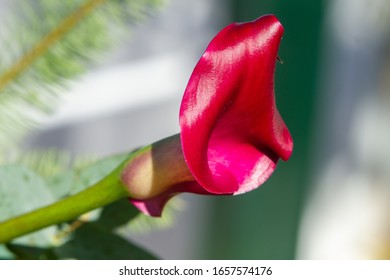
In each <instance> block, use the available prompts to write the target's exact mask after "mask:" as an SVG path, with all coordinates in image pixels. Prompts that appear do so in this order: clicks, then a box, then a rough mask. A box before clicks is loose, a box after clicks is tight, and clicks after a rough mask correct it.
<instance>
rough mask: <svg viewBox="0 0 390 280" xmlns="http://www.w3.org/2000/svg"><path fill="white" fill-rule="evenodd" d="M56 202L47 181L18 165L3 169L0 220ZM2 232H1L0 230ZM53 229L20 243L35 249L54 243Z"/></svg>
mask: <svg viewBox="0 0 390 280" xmlns="http://www.w3.org/2000/svg"><path fill="white" fill-rule="evenodd" d="M53 202H55V197H54V195H53V193H51V191H50V189H49V188H48V185H47V184H46V182H45V180H44V179H43V178H41V177H40V176H38V175H37V174H35V173H34V172H32V171H31V170H30V169H28V168H25V167H22V166H18V165H6V166H1V167H0V221H3V220H6V219H9V218H11V217H14V216H16V215H20V214H23V213H26V212H29V211H31V210H34V209H36V208H39V207H42V206H45V205H48V204H51V203H53ZM0 230H1V229H0ZM54 232H55V230H54V227H49V228H46V229H44V230H40V231H38V232H35V233H32V234H29V235H26V236H23V237H21V238H18V239H17V242H21V243H26V244H30V245H36V246H46V245H48V244H51V241H52V238H51V237H52V236H53V235H54Z"/></svg>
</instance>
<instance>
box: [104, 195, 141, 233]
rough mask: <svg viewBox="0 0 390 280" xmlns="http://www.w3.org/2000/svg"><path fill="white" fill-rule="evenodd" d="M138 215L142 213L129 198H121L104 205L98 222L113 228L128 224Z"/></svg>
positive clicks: (110, 228) (105, 226) (107, 227)
mask: <svg viewBox="0 0 390 280" xmlns="http://www.w3.org/2000/svg"><path fill="white" fill-rule="evenodd" d="M137 215H141V214H140V212H139V211H138V210H137V209H136V208H135V207H134V206H132V205H131V204H130V203H129V201H128V200H127V199H120V200H118V201H116V202H114V203H111V204H110V205H107V206H106V207H103V210H102V212H101V214H100V217H99V219H98V220H97V222H96V223H97V224H99V226H101V227H103V228H105V229H107V230H113V229H115V228H117V227H120V226H122V225H124V224H127V223H128V222H129V221H130V220H132V219H133V218H134V217H136V216H137Z"/></svg>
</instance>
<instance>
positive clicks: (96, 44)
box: [0, 0, 160, 151]
mask: <svg viewBox="0 0 390 280" xmlns="http://www.w3.org/2000/svg"><path fill="white" fill-rule="evenodd" d="M159 3H160V1H158V0H111V1H108V0H68V1H50V0H36V1H18V2H16V3H14V9H13V11H14V12H13V13H8V14H13V15H14V16H13V17H12V18H10V17H9V18H7V19H4V20H3V19H1V20H0V25H2V26H3V30H2V35H1V36H0V49H1V50H0V151H4V150H7V149H9V148H10V146H11V145H12V144H13V143H15V142H17V140H18V139H19V138H20V137H21V136H23V135H24V134H25V133H26V131H27V129H28V128H30V127H31V126H32V125H33V124H34V123H37V122H38V120H39V117H40V115H41V114H47V113H50V112H52V111H53V110H54V109H55V107H56V101H57V97H58V94H59V93H60V92H62V91H63V88H64V86H66V85H67V84H68V81H69V80H71V79H74V78H76V77H78V76H79V74H81V73H83V71H85V70H86V69H87V68H88V67H89V66H91V64H93V63H96V62H97V61H98V60H99V55H101V54H102V52H103V51H104V50H107V49H108V48H109V47H110V46H112V45H113V42H115V41H116V40H117V39H118V38H114V37H113V36H112V34H117V32H112V31H113V30H117V29H118V27H119V24H118V23H123V22H127V21H129V20H130V21H135V20H140V19H141V18H143V17H144V15H145V14H147V13H149V11H150V8H152V7H156V6H158V4H159ZM16 5H18V6H16ZM16 11H18V13H17V12H16ZM1 21H4V23H3V24H1ZM4 25H6V26H7V29H4ZM123 26H125V24H123V25H122V27H123Z"/></svg>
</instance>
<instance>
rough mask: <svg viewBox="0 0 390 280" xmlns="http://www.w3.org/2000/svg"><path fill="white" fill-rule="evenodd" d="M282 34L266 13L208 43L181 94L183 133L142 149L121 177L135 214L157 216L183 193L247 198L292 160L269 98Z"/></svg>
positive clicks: (288, 141) (290, 144)
mask: <svg viewBox="0 0 390 280" xmlns="http://www.w3.org/2000/svg"><path fill="white" fill-rule="evenodd" d="M282 34H283V27H282V25H281V24H280V22H279V21H278V20H277V19H276V17H274V16H272V15H267V16H263V17H260V18H258V19H256V20H254V21H252V22H246V23H233V24H231V25H229V26H227V27H225V28H224V29H223V30H222V31H220V32H219V33H218V34H217V35H216V37H215V38H214V39H213V40H212V41H211V42H210V44H209V46H208V47H207V49H206V51H205V53H204V54H203V56H202V57H201V59H200V60H199V62H198V64H197V65H196V67H195V69H194V71H193V73H192V75H191V77H190V80H189V82H188V85H187V88H186V90H185V92H184V96H183V100H182V104H181V108H180V127H181V133H180V134H178V135H174V136H172V137H170V138H167V139H164V140H162V141H160V142H157V143H155V144H153V145H151V146H148V147H146V148H144V149H142V150H140V151H139V152H138V153H137V154H136V155H134V156H133V157H132V158H131V159H130V160H129V161H128V163H127V164H126V166H125V168H124V170H123V172H122V177H121V179H122V182H123V184H124V186H125V188H126V189H127V190H128V192H129V194H130V197H131V198H130V201H131V202H132V203H133V204H134V205H135V206H136V207H137V208H139V209H140V210H141V211H142V212H144V213H146V214H149V215H152V216H160V215H161V212H162V210H163V208H164V205H165V203H166V202H167V201H168V200H169V199H170V198H171V197H172V196H174V195H176V194H179V193H182V192H190V193H197V194H209V195H236V194H241V193H245V192H248V191H251V190H253V189H255V188H257V187H259V186H260V185H261V184H263V183H264V182H265V181H266V180H267V179H268V178H269V176H270V175H271V174H272V172H273V171H274V170H275V168H276V164H277V161H278V160H279V158H281V159H283V160H287V159H288V158H289V157H290V155H291V153H292V147H293V142H292V138H291V135H290V133H289V131H288V129H287V127H286V125H285V123H284V121H283V120H282V118H281V116H280V114H279V112H278V110H277V108H276V105H275V97H274V70H275V63H276V60H277V51H278V46H279V43H280V40H281V38H282Z"/></svg>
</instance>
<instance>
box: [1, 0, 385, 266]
mask: <svg viewBox="0 0 390 280" xmlns="http://www.w3.org/2000/svg"><path fill="white" fill-rule="evenodd" d="M135 1H136V0H135ZM6 4H7V1H6V0H2V1H0V9H1V10H3V11H4V9H5V7H6ZM268 13H272V14H275V15H276V16H277V17H278V18H279V20H280V21H281V22H282V24H283V26H284V28H285V35H284V37H283V40H282V43H281V47H280V50H279V56H280V58H281V60H282V61H283V63H282V64H279V63H278V64H277V69H276V82H275V84H276V99H277V105H278V108H279V111H280V113H281V115H282V116H283V118H284V120H285V122H286V123H287V125H288V127H289V129H290V131H291V134H292V136H293V139H294V152H293V156H292V157H291V159H290V160H289V161H288V162H280V163H279V167H278V168H277V170H276V171H275V173H274V174H273V175H272V177H271V178H270V180H269V181H267V182H266V183H265V184H264V185H263V186H262V187H261V188H259V189H258V190H256V191H253V192H250V193H248V194H245V195H240V196H236V197H206V196H195V195H182V196H181V199H182V200H184V201H185V207H184V209H183V210H182V211H180V212H178V213H177V214H176V218H175V221H174V224H173V225H172V226H171V227H169V228H167V229H163V230H157V231H153V232H149V233H146V234H132V235H131V236H129V238H130V239H132V240H134V241H135V242H136V243H137V244H140V245H141V246H143V247H145V248H147V249H149V250H150V251H151V252H154V253H155V254H156V255H158V256H160V257H161V258H164V259H296V258H298V259H345V258H346V259H381V258H382V259H389V258H390V214H389V213H390V145H389V143H390V28H389V27H390V2H389V1H388V0H329V1H311V0H297V1H288V0H280V1H265V0H247V1H239V0H229V1H222V0H198V1H190V0H166V1H163V5H161V7H159V9H157V10H155V11H153V12H151V13H150V15H148V17H147V18H146V19H145V20H143V21H142V22H140V23H137V24H134V23H129V30H131V32H129V35H128V37H126V38H125V39H124V40H121V41H120V42H119V43H118V44H117V47H115V48H113V49H112V51H111V52H110V53H108V54H106V56H105V57H104V59H103V60H102V61H101V62H100V63H99V64H98V65H97V66H96V67H93V68H91V69H90V70H89V71H88V72H87V74H85V75H83V76H82V77H81V78H79V79H78V80H77V81H73V82H72V84H71V86H70V88H69V92H67V94H65V95H64V96H63V98H62V102H61V104H60V106H59V107H58V110H56V111H55V112H54V114H53V115H51V116H50V117H49V118H46V119H44V120H42V125H41V126H40V127H39V129H37V130H35V131H34V132H33V133H31V134H30V135H29V136H28V137H27V138H26V139H25V140H24V142H23V145H24V146H25V147H27V148H31V149H32V148H42V147H45V148H46V147H54V148H60V149H63V150H67V151H69V152H70V153H72V154H74V155H77V154H94V155H97V156H107V155H111V154H115V153H118V152H123V151H128V150H131V149H134V148H136V147H139V146H142V145H144V144H149V143H151V142H154V141H156V140H158V139H161V138H164V137H166V136H169V135H172V134H174V133H177V132H178V131H179V127H178V110H179V106H180V100H181V96H182V93H183V91H184V89H185V86H186V83H187V81H188V78H189V76H190V74H191V71H192V69H193V67H194V66H195V64H196V62H197V60H198V59H199V57H200V56H201V54H202V53H203V50H204V49H205V48H206V46H207V44H208V42H209V41H210V40H211V38H212V37H213V36H214V35H215V34H216V33H217V32H218V31H219V30H220V29H222V28H223V27H224V26H225V25H227V24H229V23H230V22H232V21H249V20H253V19H255V18H257V17H259V16H261V15H263V14H268ZM2 14H3V13H2V12H1V11H0V16H1V15H2ZM0 48H1V47H0ZM3 51H4V50H3Z"/></svg>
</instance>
